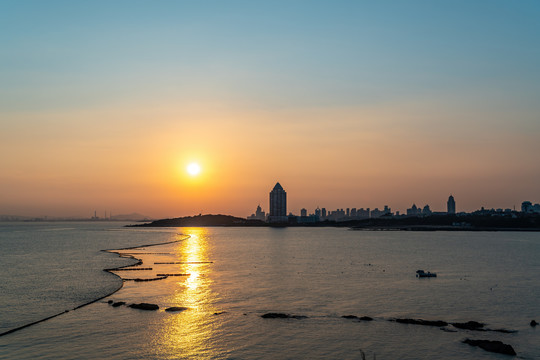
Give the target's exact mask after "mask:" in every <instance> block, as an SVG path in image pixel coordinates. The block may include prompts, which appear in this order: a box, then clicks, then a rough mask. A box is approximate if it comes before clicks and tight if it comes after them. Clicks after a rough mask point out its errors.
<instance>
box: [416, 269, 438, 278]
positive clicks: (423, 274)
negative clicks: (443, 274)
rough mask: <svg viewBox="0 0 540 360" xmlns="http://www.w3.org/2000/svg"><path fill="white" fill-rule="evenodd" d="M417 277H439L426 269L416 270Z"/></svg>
mask: <svg viewBox="0 0 540 360" xmlns="http://www.w3.org/2000/svg"><path fill="white" fill-rule="evenodd" d="M416 277H417V278H425V277H437V274H435V273H432V272H429V271H428V272H425V271H424V270H416Z"/></svg>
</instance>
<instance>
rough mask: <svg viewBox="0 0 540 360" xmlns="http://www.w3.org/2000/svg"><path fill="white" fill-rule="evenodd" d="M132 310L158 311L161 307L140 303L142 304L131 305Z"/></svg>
mask: <svg viewBox="0 0 540 360" xmlns="http://www.w3.org/2000/svg"><path fill="white" fill-rule="evenodd" d="M129 307H130V308H134V309H140V310H157V309H159V306H157V305H156V304H148V303H140V304H131V305H129Z"/></svg>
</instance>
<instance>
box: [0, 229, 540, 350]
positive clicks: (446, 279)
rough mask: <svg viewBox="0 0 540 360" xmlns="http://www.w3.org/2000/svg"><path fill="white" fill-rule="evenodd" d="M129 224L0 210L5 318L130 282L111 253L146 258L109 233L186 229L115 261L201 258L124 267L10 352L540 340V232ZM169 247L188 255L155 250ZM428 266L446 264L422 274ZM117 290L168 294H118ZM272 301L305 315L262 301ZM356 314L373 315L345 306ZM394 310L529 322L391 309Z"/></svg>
mask: <svg viewBox="0 0 540 360" xmlns="http://www.w3.org/2000/svg"><path fill="white" fill-rule="evenodd" d="M122 225H123V224H119V223H107V222H94V223H90V222H87V223H8V224H2V225H0V250H1V251H0V262H1V264H2V266H1V267H0V275H1V277H2V282H1V283H0V287H1V289H0V290H1V291H0V332H4V331H6V330H9V329H11V328H15V327H17V326H21V325H24V324H26V323H29V322H33V321H36V320H39V319H41V318H45V317H47V316H50V315H54V314H56V313H59V312H62V311H64V310H68V309H73V308H74V307H76V306H78V305H81V304H83V303H86V302H88V301H91V300H93V299H96V298H98V297H100V296H103V295H106V294H108V293H110V292H112V291H114V290H115V289H116V288H118V287H119V286H120V285H121V280H120V279H119V278H118V277H116V276H114V275H112V274H109V273H106V272H103V271H102V269H104V268H110V267H117V266H122V265H126V264H129V263H133V262H134V260H131V259H124V258H119V257H118V256H117V255H116V254H110V253H106V252H101V251H100V250H102V249H119V248H125V247H130V246H137V245H144V244H151V243H161V242H167V241H173V240H179V241H178V242H175V243H172V244H167V245H160V246H155V247H147V248H140V249H133V250H129V251H128V250H125V251H124V252H130V253H132V254H135V253H136V254H138V255H134V256H136V257H137V258H141V259H143V266H144V267H152V268H153V270H151V271H125V272H123V273H122V274H120V272H119V273H118V274H119V275H122V276H123V277H125V278H135V277H146V276H147V277H155V276H156V275H157V274H158V273H160V272H164V273H183V274H190V275H189V276H174V277H173V276H171V277H169V278H167V279H164V280H159V281H151V282H133V281H126V282H125V283H124V286H123V288H122V289H121V290H120V291H118V292H116V293H114V294H113V295H112V296H110V297H108V298H105V299H102V300H100V301H98V302H95V303H93V304H90V305H88V306H85V307H83V308H80V309H78V310H75V311H69V312H68V313H66V314H63V315H61V316H58V317H55V318H53V319H51V320H48V321H45V322H42V323H39V324H36V325H33V326H30V327H28V328H25V329H22V330H20V331H17V332H14V333H11V334H8V335H5V336H2V337H0V358H2V359H30V358H31V359H90V358H92V359H95V358H96V357H99V358H109V359H178V358H180V359H360V358H361V353H360V349H362V351H364V352H365V353H366V355H367V358H368V359H369V358H372V357H373V355H374V354H375V355H376V357H377V359H466V358H469V359H498V358H500V359H503V358H507V356H505V355H497V354H493V353H488V352H485V351H484V350H481V349H479V348H475V347H471V346H469V345H466V344H463V343H461V340H463V339H464V338H467V337H468V338H474V339H490V340H501V341H503V342H504V343H508V344H511V345H512V346H513V347H514V349H515V350H516V352H517V354H518V358H521V359H537V358H538V357H539V356H540V332H539V331H540V329H537V328H533V327H530V326H529V322H530V321H531V320H532V319H534V318H535V319H536V320H538V319H539V318H540V301H538V299H539V298H540V286H539V282H538V279H539V278H540V233H536V232H534V233H524V232H519V233H517V232H390V231H378V232H368V231H349V230H346V229H341V228H339V229H338V228H317V229H313V228H281V229H276V228H159V229H134V228H123V227H122ZM179 234H185V235H189V238H187V237H183V236H182V235H179ZM163 262H176V263H177V264H155V263H163ZM417 269H424V270H429V271H434V272H437V273H438V277H437V278H433V279H417V278H415V271H416V270H417ZM127 273H129V274H127ZM134 273H137V274H136V275H134ZM109 299H112V300H114V301H125V302H126V303H127V304H131V303H141V302H148V303H154V304H158V305H159V306H160V309H159V310H158V311H152V312H150V311H146V312H145V311H142V310H137V309H132V308H128V307H127V306H119V307H116V308H115V307H112V306H110V305H109V304H107V300H109ZM169 306H181V307H186V308H188V309H187V310H185V311H181V312H177V313H169V312H165V311H164V309H165V308H167V307H169ZM268 312H282V313H288V314H293V315H304V316H307V318H305V319H301V320H297V319H263V318H261V317H260V315H262V314H264V313H268ZM350 314H352V315H357V316H370V317H373V318H374V320H373V321H370V322H368V321H365V322H359V321H352V320H348V319H344V318H341V316H342V315H350ZM398 317H399V318H421V319H429V320H445V321H448V322H465V321H469V320H475V321H480V322H485V323H486V328H489V329H501V328H504V329H508V330H517V332H515V333H498V332H491V331H486V332H478V331H469V330H457V331H456V332H448V331H441V330H440V329H439V328H438V327H431V326H419V325H405V324H399V323H395V322H391V321H387V320H389V319H392V318H398ZM447 330H455V329H454V328H453V327H452V326H451V325H449V326H448V327H447Z"/></svg>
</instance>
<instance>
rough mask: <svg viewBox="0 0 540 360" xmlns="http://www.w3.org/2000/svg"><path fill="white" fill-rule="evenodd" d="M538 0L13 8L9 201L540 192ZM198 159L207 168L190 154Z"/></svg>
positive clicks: (232, 205) (354, 202) (3, 160)
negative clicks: (192, 167) (196, 169)
mask: <svg viewBox="0 0 540 360" xmlns="http://www.w3.org/2000/svg"><path fill="white" fill-rule="evenodd" d="M539 18H540V3H538V2H535V1H520V2H512V3H510V2H506V1H476V2H470V1H453V2H448V3H442V2H437V3H435V2H430V1H407V2H399V1H389V2H384V3H372V2H350V1H333V2H324V1H295V2H289V1H274V2H252V1H251V2H248V1H231V2H219V1H208V2H204V3H202V2H196V3H192V2H176V1H161V2H158V3H149V2H143V1H115V2H104V1H94V2H69V1H47V2H40V1H25V2H19V1H4V2H2V4H0V39H1V41H2V44H3V46H2V48H1V49H0V54H1V56H0V94H1V96H0V153H1V154H2V155H1V156H0V168H1V169H2V171H1V172H0V214H6V215H21V216H25V215H26V216H43V215H47V216H84V217H87V216H92V215H93V212H94V210H97V211H98V216H101V215H99V214H103V213H104V211H107V212H109V211H112V212H113V215H114V214H129V213H133V212H137V213H140V214H143V215H146V216H151V217H153V218H164V217H177V216H189V215H194V214H199V213H213V214H218V213H222V214H230V215H235V216H242V217H245V216H248V215H250V214H251V213H253V212H254V211H255V208H256V207H257V205H258V204H260V205H261V206H262V207H263V208H264V209H265V210H268V193H269V192H270V190H271V189H272V187H273V186H274V184H275V183H276V182H277V181H279V182H280V183H281V184H282V185H283V187H284V188H285V190H286V191H287V195H288V198H287V200H288V209H290V211H292V212H294V213H297V212H299V210H300V209H301V208H307V209H308V210H310V211H312V209H315V208H316V207H317V206H319V207H325V208H327V209H328V210H333V209H336V208H347V207H350V208H352V207H357V208H360V207H364V208H367V207H369V208H371V209H373V208H376V207H378V208H382V207H383V206H384V205H389V206H390V207H391V208H392V210H394V211H395V210H399V211H400V212H404V211H405V210H406V209H407V208H409V207H410V206H411V205H412V204H413V203H415V204H416V205H417V206H424V205H426V204H429V205H430V207H431V209H432V210H433V211H444V210H445V209H446V200H447V199H448V196H449V195H450V194H453V195H454V197H455V199H456V204H457V211H473V210H476V209H479V208H480V207H482V206H484V207H486V208H513V207H514V206H516V209H519V207H520V204H521V202H522V201H526V200H529V201H532V202H533V203H538V202H540V187H539V186H538V184H539V183H540V161H539V155H538V144H539V143H540V102H539V101H538V94H540V48H539V47H538V45H537V44H538V43H540V23H539V22H538V19H539ZM191 162H197V163H198V164H200V166H201V169H202V171H201V173H200V174H199V175H197V176H191V175H189V174H188V173H187V172H186V167H187V165H188V164H189V163H191Z"/></svg>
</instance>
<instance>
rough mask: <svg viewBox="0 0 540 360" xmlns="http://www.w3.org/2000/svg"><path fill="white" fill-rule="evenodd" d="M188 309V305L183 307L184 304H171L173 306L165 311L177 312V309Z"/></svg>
mask: <svg viewBox="0 0 540 360" xmlns="http://www.w3.org/2000/svg"><path fill="white" fill-rule="evenodd" d="M187 309H188V308H187V307H183V306H171V307H168V308H166V309H165V311H168V312H177V311H184V310H187Z"/></svg>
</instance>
